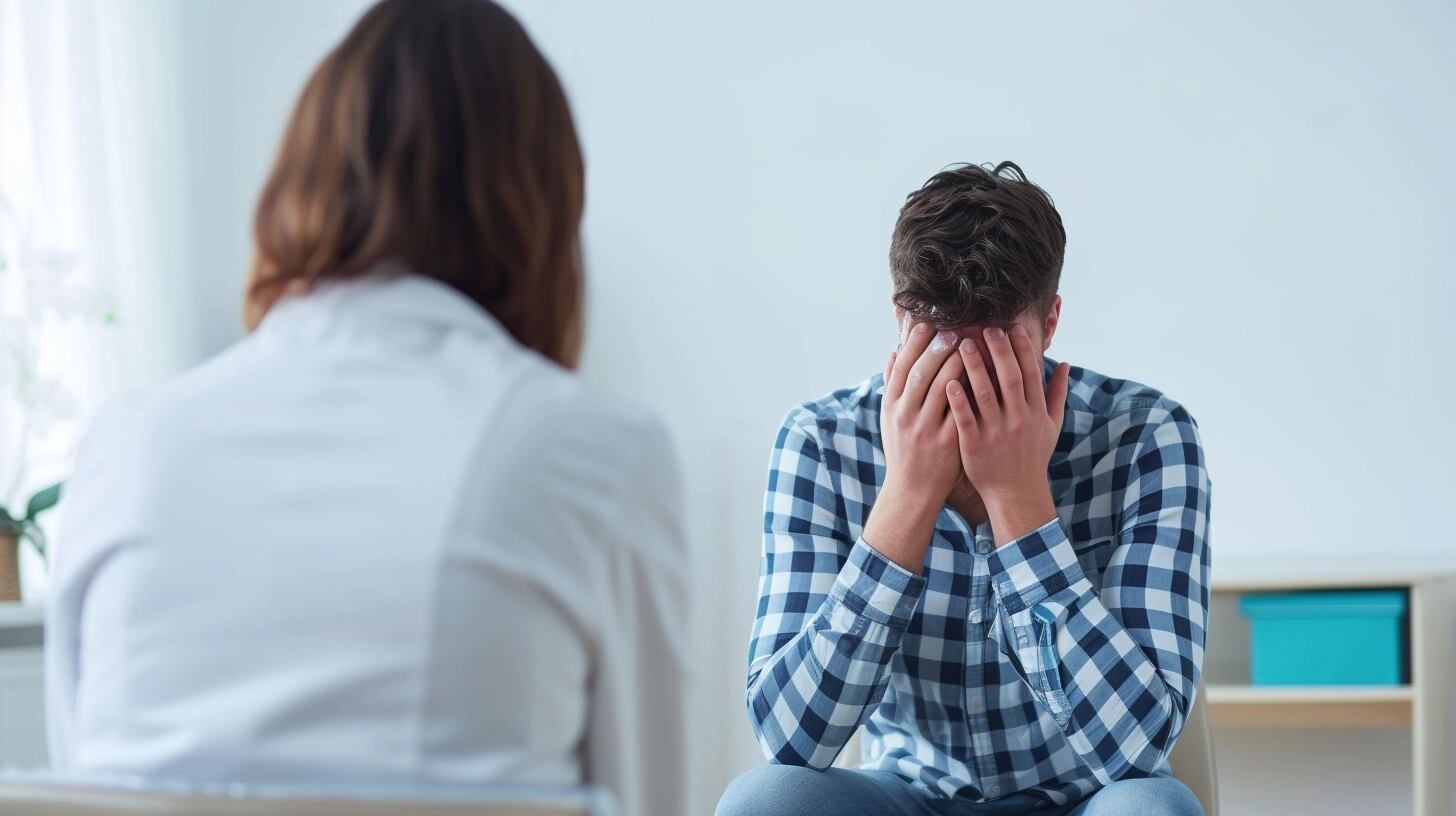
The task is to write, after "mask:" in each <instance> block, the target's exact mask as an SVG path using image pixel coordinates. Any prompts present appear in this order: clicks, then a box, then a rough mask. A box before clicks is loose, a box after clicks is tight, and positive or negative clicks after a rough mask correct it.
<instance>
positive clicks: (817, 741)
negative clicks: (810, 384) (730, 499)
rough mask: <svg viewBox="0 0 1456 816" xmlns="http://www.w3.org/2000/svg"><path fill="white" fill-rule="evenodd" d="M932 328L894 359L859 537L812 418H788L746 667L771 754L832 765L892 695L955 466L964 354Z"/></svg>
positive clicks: (778, 451) (751, 701)
mask: <svg viewBox="0 0 1456 816" xmlns="http://www.w3.org/2000/svg"><path fill="white" fill-rule="evenodd" d="M933 334H934V332H931V331H930V330H929V329H928V328H917V329H916V330H913V331H912V332H911V334H910V336H909V337H908V338H907V340H906V343H905V346H904V347H903V348H902V349H901V350H900V351H899V353H898V354H896V355H891V358H890V362H889V364H888V366H887V368H886V372H885V373H886V377H885V380H886V384H885V395H884V401H883V404H882V408H881V421H880V431H881V437H882V441H883V443H884V449H885V478H884V488H883V489H882V490H881V491H880V498H879V499H877V500H876V501H875V504H874V507H873V508H871V511H870V518H869V519H868V520H867V522H866V525H865V534H864V536H863V537H861V538H860V539H858V540H852V539H851V538H850V536H849V533H848V529H847V523H846V521H845V513H844V510H843V503H844V498H843V495H842V493H841V491H840V486H839V485H838V484H837V483H836V480H835V475H834V474H833V473H831V471H830V469H829V468H828V467H827V465H826V462H825V452H824V450H823V449H822V446H821V445H820V443H819V430H818V426H817V424H816V417H814V415H813V414H811V413H810V412H807V411H797V412H795V413H793V414H790V415H789V418H788V419H787V420H786V421H785V423H784V427H783V428H782V429H781V430H780V431H779V435H778V439H777V441H776V442H775V445H774V453H773V460H772V462H771V465H770V469H769V484H768V492H767V495H766V497H765V500H764V553H763V572H762V577H761V579H760V584H759V602H758V612H757V615H756V617H755V619H754V624H753V636H752V640H751V645H750V649H749V672H748V712H749V717H750V719H751V721H752V722H753V726H754V730H755V731H756V732H757V734H758V739H759V743H760V745H761V746H762V747H763V750H764V753H765V754H766V755H767V756H768V757H769V759H771V760H772V761H775V762H779V763H783V764H788V765H804V766H808V767H811V768H818V769H823V768H827V767H829V765H830V764H832V763H833V762H834V758H835V757H836V756H838V754H839V752H840V750H842V749H843V747H844V743H845V742H846V741H848V740H849V738H850V736H851V735H853V734H854V731H855V729H856V728H858V727H859V725H860V723H861V722H863V721H864V719H865V717H867V716H868V715H869V713H870V712H871V711H873V710H874V708H875V707H876V706H877V705H879V702H880V698H881V697H883V696H884V693H885V688H886V685H887V683H888V679H889V667H890V659H891V658H892V657H893V656H894V654H895V651H896V650H897V649H898V648H899V645H900V641H901V638H902V636H903V634H904V631H905V628H906V627H907V626H908V625H909V623H910V617H911V615H912V613H913V612H914V610H915V607H916V605H917V604H918V603H919V600H920V593H921V591H922V590H923V589H924V586H925V579H924V578H922V577H921V576H920V572H921V570H922V568H923V565H924V560H925V552H926V549H927V548H928V546H929V542H930V537H931V535H932V532H933V530H934V526H935V518H936V516H937V515H938V514H939V512H940V508H941V506H942V505H944V503H945V497H946V495H947V494H948V493H949V492H950V487H951V485H952V484H954V482H955V478H956V477H957V476H958V475H959V463H958V462H957V461H956V456H955V453H954V450H955V438H956V435H955V425H954V420H953V419H951V418H950V416H949V408H948V405H947V403H946V400H945V397H944V394H945V385H946V384H947V383H948V382H950V381H951V380H953V379H955V378H956V377H958V376H960V372H961V363H960V361H959V358H958V356H957V355H956V354H954V353H953V351H954V345H953V343H952V342H951V340H950V339H949V338H947V337H945V336H942V337H940V338H939V339H938V342H931V338H932V335H933ZM947 454H948V455H947ZM871 541H873V542H874V544H873V545H872V544H871Z"/></svg>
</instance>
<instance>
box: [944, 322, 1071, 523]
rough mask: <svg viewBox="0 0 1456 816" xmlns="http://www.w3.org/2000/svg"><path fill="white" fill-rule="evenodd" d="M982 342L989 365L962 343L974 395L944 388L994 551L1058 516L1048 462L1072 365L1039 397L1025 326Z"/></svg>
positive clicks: (1035, 357) (992, 332) (990, 334)
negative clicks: (993, 540) (987, 520)
mask: <svg viewBox="0 0 1456 816" xmlns="http://www.w3.org/2000/svg"><path fill="white" fill-rule="evenodd" d="M984 337H985V340H986V347H987V349H989V351H990V355H991V360H990V361H989V362H988V361H986V360H984V359H983V355H982V354H981V351H980V349H978V348H977V347H976V344H975V342H974V341H973V340H970V339H966V340H963V341H961V344H960V354H959V356H960V358H961V360H962V361H963V363H964V365H965V370H966V375H967V378H968V379H969V380H970V384H971V396H967V394H966V392H965V389H964V388H963V387H962V386H961V384H960V383H959V382H954V381H953V382H950V383H948V384H947V385H946V387H945V388H946V394H947V397H948V399H949V401H950V409H951V414H952V415H953V416H954V418H955V424H956V429H957V430H958V432H959V438H960V454H961V467H962V468H964V469H965V472H966V478H968V479H970V481H971V485H972V486H973V487H974V488H975V489H976V492H977V493H979V494H980V495H981V498H982V499H983V500H984V501H985V503H986V512H987V514H988V515H989V516H990V518H991V532H992V533H993V534H994V535H995V538H996V546H998V547H999V546H1001V545H1003V544H1005V543H1007V542H1008V541H1012V540H1013V539H1016V538H1018V537H1020V536H1023V535H1025V534H1027V533H1029V532H1031V531H1032V530H1035V529H1036V528H1038V527H1040V526H1042V525H1043V524H1045V523H1047V522H1048V521H1051V520H1052V519H1054V518H1056V515H1057V509H1056V505H1055V504H1054V503H1053V502H1052V496H1051V488H1050V487H1049V486H1048V484H1047V463H1048V462H1049V461H1050V460H1051V456H1052V451H1053V450H1055V449H1056V446H1057V435H1058V434H1059V433H1061V429H1062V416H1063V413H1064V412H1065V410H1066V404H1067V376H1068V371H1069V367H1068V365H1067V364H1066V363H1062V364H1060V365H1058V366H1057V370H1056V372H1055V373H1054V374H1053V375H1052V380H1051V383H1049V384H1048V386H1047V390H1046V393H1045V394H1043V393H1042V381H1041V355H1040V354H1038V353H1037V352H1036V349H1035V348H1034V347H1033V346H1032V342H1031V337H1030V336H1029V335H1028V334H1027V333H1026V329H1025V328H1023V327H1022V326H1021V325H1020V324H1016V325H1013V326H1012V328H1011V332H1010V334H1009V335H1008V333H1007V332H1005V331H1003V330H1001V329H999V328H988V329H986V330H985V333H984ZM993 375H994V377H995V382H994V383H993V381H992V377H993ZM996 383H999V384H1000V386H1001V394H1000V397H999V398H998V397H997V393H996ZM973 400H974V406H973V404H972V403H973Z"/></svg>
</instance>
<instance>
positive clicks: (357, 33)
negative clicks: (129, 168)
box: [47, 0, 685, 816]
mask: <svg viewBox="0 0 1456 816" xmlns="http://www.w3.org/2000/svg"><path fill="white" fill-rule="evenodd" d="M582 185H583V168H582V158H581V153H580V151H579V149H578V145H577V140H576V135H575V131H574V128H573V125H572V119H571V114H570V111H569V110H568V107H567V102H566V98H565V95H564V93H563V91H562V88H561V85H560V83H559V82H558V81H557V78H556V76H555V74H554V73H553V71H552V69H551V67H550V66H549V65H548V64H547V63H546V61H545V60H544V59H543V58H542V57H541V55H540V54H539V53H538V52H537V50H536V48H535V47H534V45H533V44H532V42H531V40H530V38H529V37H528V36H527V34H526V33H525V31H524V30H523V29H522V28H521V27H520V25H519V24H518V23H517V22H516V21H515V20H514V19H513V18H512V17H511V16H510V15H509V14H507V13H506V12H505V11H503V10H502V9H501V8H499V7H498V6H496V5H494V4H492V3H490V2H487V0H432V1H431V2H410V1H409V0H385V2H382V3H380V4H378V5H376V6H374V7H373V8H372V9H371V10H370V11H369V12H368V13H367V14H365V15H364V17H363V18H362V19H361V20H360V21H359V22H358V24H357V25H356V26H355V27H354V29H353V31H351V32H350V33H349V34H348V36H347V37H346V38H345V39H344V41H343V42H342V43H341V44H340V45H339V46H338V47H337V48H336V49H335V50H334V51H333V52H332V53H331V54H329V55H328V57H327V58H326V59H325V60H324V61H323V63H322V65H320V66H319V68H318V69H317V70H316V71H315V73H314V75H313V77H312V78H311V79H310V80H309V82H308V85H307V86H306V87H305V88H304V91H303V95H302V97H301V98H300V99H299V101H298V104H297V107H296V108H295V110H294V111H293V114H292V119H291V121H290V123H289V125H288V128H287V132H286V135H285V136H284V139H283V143H282V146H281V149H280V151H279V154H278V158H277V161H276V164H275V166H274V168H273V171H272V174H271V175H270V177H269V178H268V180H267V183H266V185H265V187H264V190H263V193H262V196H261V199H260V201H259V203H258V209H257V215H256V224H255V233H256V259H255V262H254V266H253V271H252V277H251V281H250V285H249V288H248V293H247V298H246V308H245V311H246V315H247V318H248V322H249V325H250V327H253V328H255V330H254V331H252V333H251V334H250V335H249V336H248V337H247V338H246V339H244V340H243V341H242V342H240V343H238V344H237V345H236V346H234V347H233V348H232V349H230V350H228V351H226V352H225V353H223V354H221V355H220V356H218V357H217V358H215V359H213V360H211V361H209V362H208V363H206V364H205V365H203V366H201V367H199V368H197V369H196V370H194V371H192V372H190V373H188V374H186V375H185V376H183V377H181V378H180V379H178V380H177V381H175V382H173V383H171V384H169V385H167V386H165V387H163V388H161V389H159V390H157V391H155V392H154V393H150V394H147V395H145V396H142V397H141V398H138V399H135V400H132V401H130V402H127V403H124V404H121V405H118V406H115V407H113V408H111V409H110V410H108V411H107V412H105V413H104V414H103V416H102V417H101V418H100V419H99V420H98V421H97V423H96V425H95V427H94V429H93V430H92V432H91V434H90V435H89V437H88V439H87V441H86V442H85V444H84V445H83V446H82V451H81V453H80V455H79V457H78V463H77V466H76V471H75V474H74V476H73V478H72V480H71V483H70V487H69V490H68V501H69V507H68V509H67V514H66V515H67V518H66V519H65V523H64V527H65V529H64V530H63V531H62V533H63V534H62V538H61V541H60V542H59V544H60V546H59V551H58V560H57V563H56V567H55V569H56V574H55V578H54V590H53V598H52V604H51V610H50V613H51V617H50V618H49V637H48V642H47V660H48V678H49V679H48V683H49V701H48V708H49V712H48V713H49V722H50V730H51V740H52V744H53V753H54V759H55V764H56V765H57V766H58V767H59V768H60V769H62V770H68V771H74V772H81V773H87V774H107V775H110V774H126V775H139V776H141V777H143V778H146V779H150V780H179V781H184V782H245V783H248V782H250V783H269V784H290V783H308V784H345V785H347V784H354V783H369V784H388V785H423V786H428V785H445V784H448V785H451V786H458V785H461V784H468V785H482V784H492V783H510V784H513V785H543V786H576V785H581V784H591V785H600V786H604V787H606V788H608V789H610V790H611V791H612V792H614V793H615V794H616V795H617V797H618V799H619V800H620V803H621V806H622V810H623V812H624V813H628V814H635V813H644V814H664V816H666V814H672V815H673V816H677V814H681V813H683V812H685V804H684V797H683V793H682V791H683V790H684V787H683V772H682V769H683V767H684V766H685V759H684V756H683V754H684V745H683V738H682V735H681V733H680V732H681V728H682V725H683V722H682V719H683V713H682V696H683V688H682V677H683V661H682V653H681V650H682V648H683V643H682V622H683V609H682V607H683V603H684V597H683V596H684V571H683V560H684V557H685V555H684V545H683V541H682V532H681V529H680V528H681V519H680V515H679V513H680V511H679V495H678V488H677V476H676V473H675V465H674V461H673V457H672V455H671V453H670V450H669V447H668V442H667V440H666V439H665V437H664V435H663V432H662V431H661V430H660V428H659V427H658V426H657V425H656V424H655V423H653V422H651V421H648V420H645V419H643V418H640V417H638V416H636V415H634V414H632V413H630V412H627V411H624V410H621V409H618V408H615V407H612V406H610V405H608V404H606V403H605V402H603V401H600V400H598V399H597V398H595V397H593V396H592V395H591V394H589V393H587V392H586V391H585V390H584V389H583V387H582V385H581V383H580V382H579V381H578V379H577V378H576V377H575V376H574V375H573V374H572V373H571V371H570V370H571V369H572V367H573V366H574V365H575V364H576V360H577V354H578V347H579V338H580V326H581V302H582V276H581V271H580V265H579V253H578V238H577V229H578V223H579V221H580V218H581V211H582V197H583V192H582Z"/></svg>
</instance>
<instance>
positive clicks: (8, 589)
mask: <svg viewBox="0 0 1456 816" xmlns="http://www.w3.org/2000/svg"><path fill="white" fill-rule="evenodd" d="M19 600H20V538H19V537H18V536H15V535H11V534H10V533H0V602H5V601H19Z"/></svg>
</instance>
